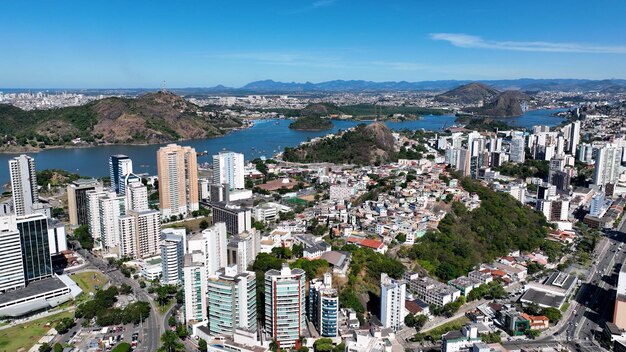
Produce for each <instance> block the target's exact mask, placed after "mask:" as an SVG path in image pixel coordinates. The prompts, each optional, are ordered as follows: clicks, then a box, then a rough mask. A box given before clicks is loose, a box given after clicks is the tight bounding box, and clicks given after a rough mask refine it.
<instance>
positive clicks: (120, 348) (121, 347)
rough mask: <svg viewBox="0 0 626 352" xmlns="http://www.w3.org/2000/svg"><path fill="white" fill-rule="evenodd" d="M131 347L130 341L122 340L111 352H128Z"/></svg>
mask: <svg viewBox="0 0 626 352" xmlns="http://www.w3.org/2000/svg"><path fill="white" fill-rule="evenodd" d="M130 348H131V346H130V343H128V342H122V343H119V344H118V345H117V346H115V348H114V349H113V350H112V351H111V352H128V351H130Z"/></svg>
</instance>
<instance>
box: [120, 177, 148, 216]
mask: <svg viewBox="0 0 626 352" xmlns="http://www.w3.org/2000/svg"><path fill="white" fill-rule="evenodd" d="M126 207H127V208H128V209H129V210H135V211H144V210H148V209H150V207H148V188H147V187H146V186H144V185H143V183H141V182H132V183H130V184H128V185H127V186H126Z"/></svg>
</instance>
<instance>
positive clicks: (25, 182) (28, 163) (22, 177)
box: [9, 155, 39, 216]
mask: <svg viewBox="0 0 626 352" xmlns="http://www.w3.org/2000/svg"><path fill="white" fill-rule="evenodd" d="M9 174H10V177H11V191H12V193H13V207H14V210H15V215H17V216H24V215H29V214H33V213H34V212H35V211H34V206H35V204H37V203H39V194H38V190H37V172H36V171H35V159H33V158H31V157H30V156H28V155H20V156H18V157H15V158H13V159H11V160H9Z"/></svg>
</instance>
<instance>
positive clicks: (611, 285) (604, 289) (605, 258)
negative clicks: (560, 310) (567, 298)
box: [538, 223, 626, 351]
mask: <svg viewBox="0 0 626 352" xmlns="http://www.w3.org/2000/svg"><path fill="white" fill-rule="evenodd" d="M620 229H622V230H623V229H624V223H622V224H621V226H620ZM625 239H626V236H625V234H624V233H623V232H618V231H608V232H607V233H606V234H605V236H604V237H603V238H602V239H601V240H600V242H599V244H598V246H597V248H596V250H595V251H594V253H593V256H592V258H593V259H594V262H593V265H592V267H591V269H590V272H589V275H588V277H587V280H586V281H585V282H583V283H582V284H581V286H580V289H579V290H578V292H577V294H576V296H575V297H574V299H573V300H572V302H571V304H570V307H569V308H568V310H567V312H565V314H564V315H563V318H562V320H561V321H560V322H559V324H557V325H556V326H555V327H553V328H551V330H550V331H548V332H547V335H548V336H549V337H550V338H552V337H554V338H555V339H556V340H558V341H562V342H564V343H568V345H569V347H571V348H572V349H575V350H580V351H599V350H604V349H603V348H602V347H601V346H600V345H599V344H598V342H597V341H596V338H597V336H598V332H599V331H601V330H602V329H603V328H604V324H605V323H606V322H607V321H611V320H612V318H613V317H612V313H613V306H614V301H615V285H617V276H618V274H619V271H620V269H621V266H622V263H623V262H624V260H626V248H624V247H626V246H622V249H621V250H620V249H619V247H620V245H621V244H622V243H623V242H624V240H625ZM538 340H545V338H544V339H538Z"/></svg>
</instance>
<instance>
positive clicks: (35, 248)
mask: <svg viewBox="0 0 626 352" xmlns="http://www.w3.org/2000/svg"><path fill="white" fill-rule="evenodd" d="M16 225H17V230H18V231H19V233H20V241H21V246H22V260H23V263H24V272H25V278H26V283H28V282H30V281H34V280H40V279H44V278H47V277H50V276H52V260H51V259H50V246H49V243H48V218H47V217H46V216H45V215H43V214H30V215H26V216H19V217H17V219H16Z"/></svg>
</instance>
